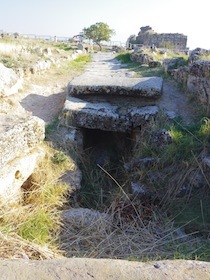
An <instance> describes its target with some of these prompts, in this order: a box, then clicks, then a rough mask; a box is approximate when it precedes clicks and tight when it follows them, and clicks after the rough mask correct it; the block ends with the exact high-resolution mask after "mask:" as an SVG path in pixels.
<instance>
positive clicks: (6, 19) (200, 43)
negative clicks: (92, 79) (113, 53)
mask: <svg viewBox="0 0 210 280" xmlns="http://www.w3.org/2000/svg"><path fill="white" fill-rule="evenodd" d="M208 2H209V0H199V1H197V2H194V1H192V0H176V1H170V0H102V1H101V0H0V11H1V17H0V30H3V31H5V32H12V33H14V32H18V33H20V34H36V35H50V36H58V37H62V36H63V37H69V38H70V37H73V36H74V35H77V34H79V33H80V32H82V30H83V29H84V28H87V27H89V26H90V25H92V24H95V23H96V22H104V23H106V24H108V25H109V27H110V28H111V29H114V30H115V33H116V35H115V36H112V38H111V40H112V41H115V42H122V43H125V42H126V40H127V39H128V37H129V36H130V35H133V34H135V35H138V32H139V31H140V27H142V26H146V25H149V26H151V27H152V29H153V30H154V31H155V32H157V33H182V34H184V35H187V36H188V42H187V47H189V48H190V49H195V48H197V47H201V48H205V49H210V34H209V32H208V31H209V30H208V29H209V17H210V15H209V11H210V10H209V5H207V4H208Z"/></svg>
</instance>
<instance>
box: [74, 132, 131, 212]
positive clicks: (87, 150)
mask: <svg viewBox="0 0 210 280" xmlns="http://www.w3.org/2000/svg"><path fill="white" fill-rule="evenodd" d="M81 132H82V135H83V151H82V153H81V156H80V160H79V168H80V170H81V172H82V182H81V189H80V191H79V195H78V203H79V204H80V206H82V207H88V208H95V209H103V208H104V207H107V204H109V203H110V202H111V201H112V199H113V196H115V195H116V194H117V193H118V192H119V186H117V184H116V182H114V180H116V181H117V182H118V183H119V184H120V185H125V182H126V175H125V170H124V167H123V165H124V163H125V162H126V160H127V159H128V158H129V156H130V155H131V153H132V146H133V138H132V134H131V133H124V132H115V131H103V130H100V129H87V128H82V129H81ZM113 179H114V180H113Z"/></svg>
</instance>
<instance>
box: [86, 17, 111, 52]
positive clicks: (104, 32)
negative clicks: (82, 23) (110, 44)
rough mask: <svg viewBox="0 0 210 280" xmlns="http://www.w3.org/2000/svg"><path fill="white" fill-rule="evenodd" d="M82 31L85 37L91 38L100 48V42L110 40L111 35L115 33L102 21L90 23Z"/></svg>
mask: <svg viewBox="0 0 210 280" xmlns="http://www.w3.org/2000/svg"><path fill="white" fill-rule="evenodd" d="M83 32H84V35H85V37H86V38H88V39H91V40H93V42H94V43H96V44H97V45H98V46H99V48H100V50H101V42H102V41H106V42H107V41H110V38H111V36H112V35H114V34H115V31H114V30H113V29H110V28H109V26H108V24H106V23H103V22H97V23H95V24H92V25H91V26H90V27H88V28H84V29H83Z"/></svg>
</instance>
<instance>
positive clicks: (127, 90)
mask: <svg viewBox="0 0 210 280" xmlns="http://www.w3.org/2000/svg"><path fill="white" fill-rule="evenodd" d="M162 85H163V79H162V78H159V77H146V78H126V77H123V78H120V77H104V76H97V78H96V77H95V76H94V75H93V76H90V75H87V74H83V75H80V76H79V77H76V78H74V79H73V80H72V81H71V82H70V83H69V85H68V93H69V95H71V96H78V95H79V96H80V97H81V96H82V95H94V94H95V95H111V96H112V95H117V96H128V97H130V96H138V97H139V98H140V97H144V98H157V97H160V96H161V93H162Z"/></svg>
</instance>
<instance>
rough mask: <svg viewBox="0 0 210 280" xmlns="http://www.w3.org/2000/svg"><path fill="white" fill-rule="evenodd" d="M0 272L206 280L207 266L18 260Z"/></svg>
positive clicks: (77, 279)
mask: <svg viewBox="0 0 210 280" xmlns="http://www.w3.org/2000/svg"><path fill="white" fill-rule="evenodd" d="M0 269H1V275H2V276H1V279H2V280H7V279H8V280H20V279H21V280H38V279H39V280H44V279H48V280H58V279H62V280H94V279H95V280H119V279H121V280H127V279H129V280H146V279H154V280H168V279H170V280H181V279H182V280H190V279H195V280H198V279H199V280H201V279H202V280H209V275H210V264H209V263H208V262H201V261H191V260H164V261H153V262H149V261H148V262H137V261H126V260H113V259H90V258H89V259H88V258H69V259H67V258H61V259H53V260H45V261H30V260H24V259H21V260H1V261H0Z"/></svg>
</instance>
